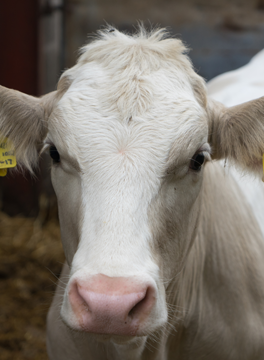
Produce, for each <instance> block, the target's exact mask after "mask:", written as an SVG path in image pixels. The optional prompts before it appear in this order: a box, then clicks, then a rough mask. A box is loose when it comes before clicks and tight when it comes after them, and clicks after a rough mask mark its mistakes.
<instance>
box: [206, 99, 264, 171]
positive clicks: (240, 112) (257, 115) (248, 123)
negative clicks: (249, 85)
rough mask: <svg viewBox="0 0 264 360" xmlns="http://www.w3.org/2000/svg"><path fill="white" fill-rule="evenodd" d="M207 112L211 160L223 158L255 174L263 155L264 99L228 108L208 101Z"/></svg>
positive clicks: (260, 167) (258, 169) (260, 166)
mask: <svg viewBox="0 0 264 360" xmlns="http://www.w3.org/2000/svg"><path fill="white" fill-rule="evenodd" d="M208 113H209V118H210V125H209V143H210V144H211V146H212V151H213V154H212V158H213V159H223V158H226V159H228V160H231V161H232V162H234V163H236V164H237V165H239V166H240V167H242V168H243V169H244V170H251V171H253V172H258V173H259V171H260V170H262V156H263V154H264V97H261V98H259V99H256V100H252V101H249V102H246V103H243V104H240V105H237V106H233V107H231V108H226V107H224V106H223V105H222V104H220V103H218V102H216V101H214V100H209V103H208Z"/></svg>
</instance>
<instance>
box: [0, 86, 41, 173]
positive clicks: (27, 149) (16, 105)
mask: <svg viewBox="0 0 264 360" xmlns="http://www.w3.org/2000/svg"><path fill="white" fill-rule="evenodd" d="M40 102H41V99H38V98H35V97H33V96H29V95H26V94H23V93H21V92H19V91H16V90H11V89H7V88H5V87H3V86H0V134H1V136H2V137H8V138H9V139H10V140H11V142H12V143H13V145H14V147H15V152H16V157H17V161H18V163H19V164H21V165H23V166H25V167H27V168H28V169H29V170H30V171H31V172H32V167H33V166H34V165H36V163H37V161H38V150H39V148H40V145H41V141H42V140H43V138H44V137H45V135H46V132H47V128H46V124H45V121H44V107H43V106H41V105H40Z"/></svg>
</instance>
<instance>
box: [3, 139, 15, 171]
mask: <svg viewBox="0 0 264 360" xmlns="http://www.w3.org/2000/svg"><path fill="white" fill-rule="evenodd" d="M16 164H17V162H16V156H15V150H14V147H13V145H12V144H11V141H10V140H8V138H1V140H0V176H6V174H7V169H8V168H12V167H15V166H16Z"/></svg>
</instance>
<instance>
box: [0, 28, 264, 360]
mask: <svg viewBox="0 0 264 360" xmlns="http://www.w3.org/2000/svg"><path fill="white" fill-rule="evenodd" d="M184 53H185V48H184V46H183V44H182V43H181V41H179V40H177V39H166V37H165V36H164V33H163V31H161V30H157V31H154V32H153V33H151V34H147V33H145V31H144V30H143V29H141V30H140V31H139V33H138V34H137V35H135V36H128V35H124V34H122V33H120V32H118V31H117V30H114V29H109V30H105V31H104V32H101V34H100V36H99V38H98V39H96V40H95V41H94V42H92V43H91V44H89V45H87V46H86V47H84V48H83V51H82V55H81V56H80V59H79V61H78V63H77V65H76V66H74V67H73V68H71V69H69V70H67V71H66V72H65V73H64V74H63V75H62V77H61V79H60V81H59V84H58V89H57V91H56V92H54V93H51V94H48V95H46V96H44V97H43V98H41V99H36V98H33V97H30V96H27V95H24V94H21V93H19V92H16V91H14V90H9V89H5V88H3V87H0V131H1V132H2V133H3V134H4V135H6V136H8V137H9V138H10V139H11V140H12V141H13V143H14V146H15V148H16V153H17V158H18V161H19V162H20V163H21V164H22V165H24V166H27V167H28V168H31V166H32V165H34V164H35V163H36V162H37V154H38V150H40V149H41V147H43V146H44V148H49V149H50V155H51V157H52V159H53V166H52V182H53V186H54V189H55V191H56V194H57V197H58V207H59V217H60V225H61V235H62V242H63V246H64V250H65V255H66V259H67V264H65V266H64V269H63V272H62V275H61V281H60V283H59V284H58V287H57V291H56V295H55V297H54V300H53V303H52V306H51V308H50V311H49V315H48V327H47V332H48V354H49V357H50V359H51V360H199V359H201V360H202V359H204V360H249V359H252V360H263V358H264V235H263V223H264V221H263V220H264V218H263V204H264V202H263V196H264V192H263V184H262V183H261V181H260V178H261V172H262V154H263V153H264V140H263V139H264V99H263V98H260V99H258V100H255V101H252V102H248V103H243V104H242V105H240V106H235V107H231V108H226V107H225V106H224V105H222V104H220V103H218V102H216V101H214V100H211V99H209V98H208V97H207V92H206V88H205V84H204V82H203V80H202V79H201V78H200V77H199V76H198V75H196V74H195V72H194V71H193V69H192V66H191V64H190V62H189V59H188V57H187V56H186V55H185V54H184ZM252 64H253V63H252ZM252 64H250V65H249V66H248V67H245V68H244V70H241V76H242V77H243V71H245V73H246V72H247V71H248V69H251V68H252ZM232 74H235V72H233V73H230V74H229V75H224V76H226V78H225V81H226V82H225V81H222V79H224V76H223V77H222V78H221V77H220V78H219V79H216V80H214V81H212V82H211V84H210V85H209V92H211V94H212V96H213V97H215V98H217V97H221V99H220V100H222V101H223V103H225V102H226V104H227V105H229V104H228V103H227V101H226V100H225V87H226V88H227V89H228V86H227V85H225V84H226V83H228V81H229V82H232V76H233V75H232ZM239 76H240V75H239ZM239 76H238V77H239ZM230 79H231V80H230ZM221 84H222V85H221ZM234 84H235V82H234ZM221 86H222V88H221ZM253 87H254V86H253ZM242 89H243V94H244V93H245V92H246V86H241V90H242ZM263 89H264V88H263ZM220 90H221V91H220ZM239 90H240V89H239ZM238 93H239V91H238V92H237V93H236V92H235V94H234V92H231V94H230V97H229V96H228V98H227V99H228V101H229V100H230V101H231V97H232V95H233V94H234V95H235V96H236V100H235V103H234V104H237V103H239V102H240V100H239V99H240V98H239V97H238ZM263 94H264V90H263ZM261 95H262V93H259V96H261ZM245 96H246V95H245ZM246 100H249V99H248V98H247V97H245V98H244V99H243V101H246ZM221 159H227V160H228V168H227V166H226V167H224V166H222V165H221V164H220V162H219V161H217V160H221ZM234 164H235V165H236V166H237V167H240V168H242V169H243V171H244V172H245V173H250V174H254V176H255V179H252V178H250V179H249V178H247V179H244V178H243V180H241V176H240V175H239V173H238V172H237V171H235V170H233V169H231V170H229V167H232V166H233V165H234ZM230 172H231V173H230ZM242 181H245V184H246V185H245V186H243V185H241V184H242ZM252 184H253V185H252ZM255 198H256V199H255Z"/></svg>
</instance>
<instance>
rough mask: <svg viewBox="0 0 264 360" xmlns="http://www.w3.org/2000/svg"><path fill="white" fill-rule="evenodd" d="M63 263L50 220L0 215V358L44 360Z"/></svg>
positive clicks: (55, 229)
mask: <svg viewBox="0 0 264 360" xmlns="http://www.w3.org/2000/svg"><path fill="white" fill-rule="evenodd" d="M63 262H64V255H63V250H62V245H61V242H60V230H59V224H58V219H57V216H56V215H55V216H54V214H53V215H52V216H49V218H46V219H45V220H43V218H41V214H40V216H39V217H38V218H37V219H29V218H24V217H15V218H11V217H9V216H8V215H6V214H4V213H1V212H0V358H1V360H20V359H34V360H44V359H45V360H46V359H47V354H46V344H45V336H46V335H45V322H46V314H47V311H48V308H49V305H50V303H51V300H52V296H53V293H54V290H55V286H56V285H55V283H56V277H55V276H54V275H53V274H55V275H57V276H58V275H59V274H60V271H61V267H62V263H63Z"/></svg>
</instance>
